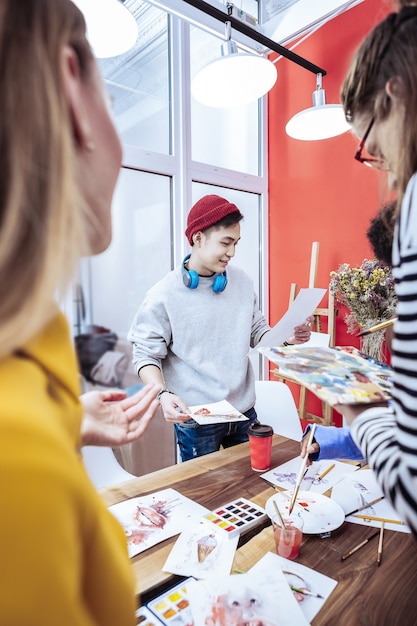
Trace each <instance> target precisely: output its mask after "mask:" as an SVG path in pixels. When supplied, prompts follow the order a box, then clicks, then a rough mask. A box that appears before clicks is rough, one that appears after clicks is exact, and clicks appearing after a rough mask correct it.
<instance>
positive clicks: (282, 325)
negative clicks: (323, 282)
mask: <svg viewBox="0 0 417 626" xmlns="http://www.w3.org/2000/svg"><path fill="white" fill-rule="evenodd" d="M325 293H326V289H320V288H319V287H310V288H307V289H300V291H299V293H298V295H297V297H296V298H295V300H294V302H293V303H292V304H291V306H290V307H289V309H288V311H287V312H286V313H284V315H283V316H282V317H281V319H280V320H279V322H278V323H277V324H275V326H274V327H273V328H271V330H270V331H269V333H266V334H265V335H264V336H263V337H262V339H261V341H260V342H259V343H258V345H257V346H256V348H262V347H264V348H273V347H274V346H281V345H282V344H283V342H284V341H285V340H286V339H288V338H289V337H291V336H292V335H293V334H294V327H295V326H299V325H300V324H303V323H304V321H305V320H306V318H307V317H309V316H310V315H312V314H313V313H314V311H315V310H316V309H317V307H318V305H319V304H320V302H321V300H322V299H323V296H324V294H325Z"/></svg>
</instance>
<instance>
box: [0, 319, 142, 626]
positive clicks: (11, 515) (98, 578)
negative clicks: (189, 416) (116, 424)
mask: <svg viewBox="0 0 417 626" xmlns="http://www.w3.org/2000/svg"><path fill="white" fill-rule="evenodd" d="M78 394H79V383H78V376H77V367H76V361H75V356H74V352H73V348H72V345H71V341H70V338H69V333H68V328H67V323H66V320H65V318H64V317H63V316H62V315H61V314H59V315H57V317H56V318H55V319H54V320H53V321H52V322H51V323H50V324H48V326H47V327H46V328H45V329H44V331H43V332H42V333H41V334H40V335H39V336H38V337H36V338H35V339H33V340H32V341H30V342H29V343H28V345H26V346H24V347H23V348H22V349H21V350H20V351H19V353H18V354H16V355H15V356H13V357H8V358H6V359H4V360H3V361H1V362H0V398H1V400H0V624H1V626H35V625H36V626H87V625H88V626H91V625H93V624H94V625H100V626H107V625H108V626H125V625H129V626H132V625H133V624H134V623H135V618H134V610H135V599H134V585H133V574H132V569H131V566H130V563H129V559H128V557H127V549H126V541H125V537H124V533H123V530H122V529H121V527H120V526H119V524H118V523H117V522H116V520H115V519H114V518H113V516H112V515H111V514H110V513H109V512H108V511H107V509H106V507H105V505H104V503H103V502H102V500H101V498H100V496H99V495H98V494H97V492H96V491H95V489H94V487H93V486H92V485H91V483H90V481H89V479H88V477H87V475H86V473H85V470H84V467H83V465H82V461H81V455H80V453H79V451H78V446H79V432H80V423H81V418H82V408H81V404H80V402H79V400H78Z"/></svg>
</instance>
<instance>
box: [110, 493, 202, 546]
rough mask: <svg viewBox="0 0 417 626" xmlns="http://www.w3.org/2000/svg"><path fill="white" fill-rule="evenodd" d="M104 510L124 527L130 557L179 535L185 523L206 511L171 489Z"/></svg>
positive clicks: (199, 517) (197, 517) (198, 518)
mask: <svg viewBox="0 0 417 626" xmlns="http://www.w3.org/2000/svg"><path fill="white" fill-rule="evenodd" d="M108 509H109V511H110V512H111V513H112V514H113V515H114V516H115V517H116V519H118V520H119V522H120V524H121V525H122V526H123V528H124V530H125V534H126V541H127V547H128V552H129V556H130V557H132V556H135V554H139V553H140V552H143V551H144V550H147V549H148V548H150V547H151V546H154V545H155V544H157V543H160V542H161V541H164V540H165V539H168V538H169V537H173V536H174V535H179V534H180V532H181V531H182V530H183V528H185V527H186V526H187V525H188V524H190V523H191V522H193V521H197V520H200V519H201V517H202V516H203V515H205V514H206V513H208V512H209V510H208V509H206V507H204V506H201V504H198V503H197V502H194V500H191V499H190V498H187V497H186V496H183V495H182V494H181V493H179V492H178V491H176V490H175V489H163V490H162V491H158V492H155V493H151V494H148V495H146V496H141V497H138V498H131V499H130V500H124V501H123V502H119V503H118V504H113V505H112V506H109V507H108Z"/></svg>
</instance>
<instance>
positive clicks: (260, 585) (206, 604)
mask: <svg viewBox="0 0 417 626" xmlns="http://www.w3.org/2000/svg"><path fill="white" fill-rule="evenodd" d="M187 595H188V599H189V601H190V607H191V612H192V615H193V619H194V626H207V625H208V624H212V625H213V626H242V625H243V624H251V625H252V624H253V625H255V624H256V625H259V624H262V625H263V626H308V622H307V620H306V619H305V617H304V614H303V612H302V611H301V609H300V605H299V603H298V602H297V601H296V599H295V598H294V594H293V593H292V591H291V589H290V587H289V586H288V583H287V581H286V579H285V576H284V574H283V573H282V571H281V570H280V569H279V568H278V567H275V568H270V569H265V570H264V569H263V570H262V571H261V572H258V573H257V574H256V575H253V574H252V573H250V572H248V573H247V574H234V575H232V576H227V577H211V578H208V579H207V580H198V581H197V580H191V581H189V582H187Z"/></svg>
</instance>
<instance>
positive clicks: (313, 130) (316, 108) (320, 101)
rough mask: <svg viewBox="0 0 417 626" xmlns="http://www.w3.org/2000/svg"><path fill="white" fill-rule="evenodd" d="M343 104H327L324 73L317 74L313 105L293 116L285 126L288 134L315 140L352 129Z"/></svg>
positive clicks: (302, 138)
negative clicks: (323, 80) (323, 84)
mask: <svg viewBox="0 0 417 626" xmlns="http://www.w3.org/2000/svg"><path fill="white" fill-rule="evenodd" d="M350 128H351V125H350V124H348V122H347V121H346V118H345V114H344V112H343V107H342V105H341V104H326V93H325V90H324V89H322V75H321V74H317V80H316V90H315V91H313V106H312V107H310V108H309V109H304V111H300V113H297V114H296V115H294V117H292V118H291V119H290V120H289V122H287V125H286V127H285V130H286V133H287V135H289V136H290V137H293V138H294V139H301V140H304V141H315V140H318V139H329V138H330V137H336V136H337V135H341V134H342V133H345V132H346V131H348V130H350Z"/></svg>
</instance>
